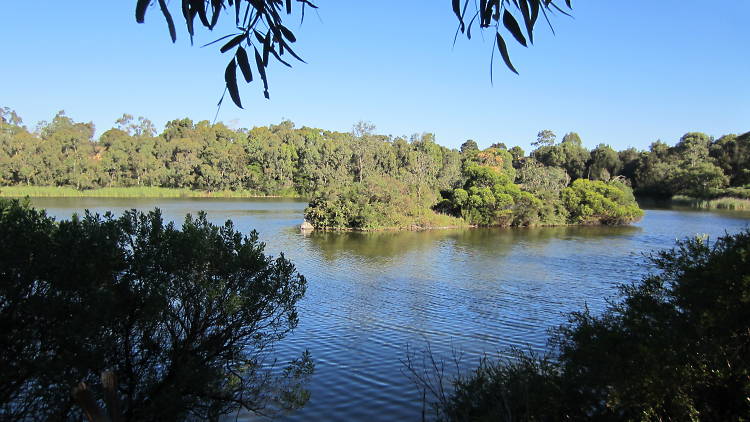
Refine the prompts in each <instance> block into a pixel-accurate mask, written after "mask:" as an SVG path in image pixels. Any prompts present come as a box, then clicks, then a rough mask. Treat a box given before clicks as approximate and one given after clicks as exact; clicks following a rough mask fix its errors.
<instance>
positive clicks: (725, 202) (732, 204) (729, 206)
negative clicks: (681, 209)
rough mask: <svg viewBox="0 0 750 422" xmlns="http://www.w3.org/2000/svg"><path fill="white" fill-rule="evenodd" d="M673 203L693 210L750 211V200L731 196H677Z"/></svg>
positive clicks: (672, 200)
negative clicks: (710, 197) (707, 197)
mask: <svg viewBox="0 0 750 422" xmlns="http://www.w3.org/2000/svg"><path fill="white" fill-rule="evenodd" d="M671 202H672V204H673V205H678V206H688V207H692V208H698V209H707V210H711V209H719V210H721V209H724V210H750V199H745V198H734V197H731V196H725V197H721V198H713V199H702V198H693V197H690V196H684V195H675V196H673V197H672V199H671Z"/></svg>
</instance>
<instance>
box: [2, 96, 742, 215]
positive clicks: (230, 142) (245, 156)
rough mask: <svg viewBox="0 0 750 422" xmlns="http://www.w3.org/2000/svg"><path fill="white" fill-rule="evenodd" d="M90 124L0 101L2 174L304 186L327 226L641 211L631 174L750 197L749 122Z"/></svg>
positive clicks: (680, 190) (90, 183) (206, 186)
mask: <svg viewBox="0 0 750 422" xmlns="http://www.w3.org/2000/svg"><path fill="white" fill-rule="evenodd" d="M94 132H95V131H94V126H93V124H91V123H80V122H75V121H73V120H72V119H71V118H69V117H68V116H66V115H65V114H64V113H63V112H60V113H58V114H57V115H56V116H55V117H54V118H53V119H52V121H51V122H41V123H40V124H39V125H38V126H37V128H36V129H35V130H34V131H29V130H28V129H27V128H26V127H25V126H23V122H22V120H21V118H20V117H19V116H18V115H16V113H14V112H13V111H12V110H10V109H7V108H4V109H2V112H1V113H0V186H2V185H44V186H71V187H75V188H77V189H92V188H99V187H115V186H116V187H123V186H124V187H128V186H159V187H170V188H187V189H196V190H204V191H223V190H231V191H242V192H248V193H249V194H258V195H284V196H300V197H306V198H310V199H311V201H312V204H311V205H312V208H311V209H310V210H309V212H308V213H307V217H308V218H309V219H310V220H311V221H313V222H314V224H315V225H317V226H318V227H331V228H377V227H388V226H399V227H405V226H411V225H456V224H460V223H459V222H458V220H455V219H454V220H451V219H450V218H448V216H453V217H457V218H460V219H461V220H462V221H465V222H468V223H471V224H480V225H535V224H570V223H594V222H599V223H602V222H608V223H618V222H627V221H630V220H632V219H633V218H637V212H635V211H634V210H632V209H630V208H628V207H631V208H632V205H633V202H632V195H630V193H629V188H628V187H632V188H633V189H634V191H635V193H636V194H639V195H648V196H658V197H671V196H673V195H678V194H679V195H687V196H693V197H702V198H714V197H718V196H736V197H742V198H748V197H750V193H749V192H750V190H748V189H747V187H746V185H747V184H748V183H750V170H748V159H749V157H750V133H746V134H744V135H739V136H738V135H725V136H722V137H721V138H719V139H716V140H714V139H713V138H711V137H710V136H708V135H706V134H702V133H695V132H691V133H687V134H686V135H684V136H683V137H682V138H681V139H680V140H679V141H678V142H677V143H676V144H675V145H674V146H671V147H670V146H668V145H667V144H665V143H663V142H661V141H657V142H655V143H653V144H652V145H651V147H650V148H649V150H647V151H638V150H636V149H634V148H629V149H626V150H623V151H616V150H614V149H613V148H611V147H610V146H608V145H605V144H600V145H598V146H596V148H594V149H593V150H588V149H586V148H585V147H584V146H583V143H582V140H581V138H580V136H579V135H578V134H576V133H568V134H566V135H565V136H563V138H562V141H560V142H557V141H556V135H555V134H554V133H553V132H551V131H549V130H543V131H541V132H539V134H538V137H537V139H536V141H535V142H533V143H532V145H533V146H534V147H535V149H534V150H533V151H531V153H530V154H528V155H526V154H525V152H524V151H523V149H521V148H520V147H518V146H514V147H512V148H508V147H507V146H506V145H505V144H504V143H496V144H493V145H492V146H491V147H490V148H487V149H484V150H480V149H479V147H478V145H477V144H476V142H474V141H472V140H469V141H466V142H464V143H463V144H462V145H461V148H460V150H454V149H449V148H446V147H443V146H441V145H439V144H437V143H436V142H435V138H434V136H433V135H432V134H429V133H423V134H421V135H412V136H411V137H408V138H407V137H393V136H384V135H378V134H376V133H375V128H374V127H373V126H372V125H370V124H367V123H362V122H360V123H358V124H356V125H355V126H354V128H353V130H352V131H351V132H347V133H344V132H334V131H326V130H322V129H315V128H309V127H302V128H295V127H294V124H293V123H292V122H289V121H284V122H281V123H280V124H278V125H270V126H268V127H256V128H253V129H250V130H247V129H240V130H232V129H229V128H228V127H226V126H225V125H223V124H222V123H218V124H210V123H209V122H207V121H201V122H198V123H195V122H193V121H191V120H190V119H177V120H172V121H170V122H168V123H167V124H166V126H165V128H164V130H163V131H162V133H160V134H157V133H156V130H155V128H154V125H153V124H152V123H151V122H150V121H149V120H148V119H145V118H143V117H139V118H137V119H136V118H134V117H133V116H130V115H127V114H126V115H123V116H122V118H120V119H118V120H117V122H116V125H115V127H114V128H111V129H109V130H107V131H105V132H103V133H102V134H101V136H99V138H98V139H94V138H93V135H94ZM487 171H490V172H491V173H493V175H489V174H484V175H482V174H480V173H482V172H484V173H486V172H487ZM490 176H491V177H490ZM487 177H490V179H491V180H490V179H488V178H487ZM579 179H587V180H589V181H591V182H593V183H589V182H577V180H579ZM496 186H497V187H496ZM563 191H565V192H566V193H565V192H563ZM584 191H585V192H584ZM576 192H577V193H576ZM584 198H586V199H585V200H583V199H584ZM582 200H583V202H582ZM622 207H624V208H622ZM434 211H439V212H442V213H443V214H447V215H443V216H437V215H435V212H434Z"/></svg>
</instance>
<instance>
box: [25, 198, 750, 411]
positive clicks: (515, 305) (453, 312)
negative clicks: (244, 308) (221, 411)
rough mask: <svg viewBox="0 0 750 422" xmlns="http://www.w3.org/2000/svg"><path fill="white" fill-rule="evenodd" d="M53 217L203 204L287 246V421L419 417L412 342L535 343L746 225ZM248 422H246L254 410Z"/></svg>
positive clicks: (664, 217) (139, 204) (66, 206)
mask: <svg viewBox="0 0 750 422" xmlns="http://www.w3.org/2000/svg"><path fill="white" fill-rule="evenodd" d="M33 202H34V204H35V205H36V206H38V207H44V208H47V209H48V212H49V213H50V214H51V215H53V216H56V217H58V218H68V217H70V215H71V214H72V213H73V212H76V211H78V212H81V211H82V210H83V209H86V208H88V209H91V210H92V211H97V212H104V211H106V210H112V211H113V212H114V213H116V214H119V213H121V212H122V211H123V210H125V209H130V208H137V209H140V210H148V209H152V208H154V207H159V208H161V210H162V212H163V214H164V216H165V218H168V219H171V220H175V221H178V222H179V221H182V219H183V218H184V216H185V214H187V213H196V212H197V211H198V210H206V211H207V212H208V216H209V218H210V219H211V220H212V221H215V222H223V221H225V220H226V219H232V220H233V221H234V222H235V225H236V226H237V228H239V229H240V230H242V231H245V232H246V231H249V230H251V229H256V230H258V232H259V233H260V238H261V239H262V240H263V241H264V242H266V244H267V249H266V250H267V252H268V253H271V254H274V255H277V254H278V253H279V252H281V251H283V252H284V253H285V255H286V256H287V257H288V258H290V259H291V260H292V262H294V263H295V264H296V266H297V269H298V271H299V272H300V273H302V274H304V275H305V276H306V277H307V279H308V289H307V295H306V297H305V299H304V300H303V301H302V302H301V303H300V306H299V314H300V324H299V327H298V328H297V330H296V331H295V332H294V333H293V335H292V336H291V337H289V338H287V339H286V340H285V341H284V342H283V343H282V344H281V345H279V347H278V350H277V353H278V354H279V356H282V357H294V356H296V355H298V354H299V353H300V352H301V351H303V350H304V349H305V348H307V349H309V350H310V352H311V353H312V356H313V358H314V360H315V363H316V372H315V375H314V376H313V380H312V384H311V385H310V388H311V391H312V399H311V401H310V402H309V403H308V405H307V406H306V407H305V408H304V409H302V410H300V411H298V412H296V413H294V414H292V415H290V416H288V417H287V418H284V419H286V420H310V419H317V420H332V421H334V420H342V421H344V420H346V421H349V420H370V421H378V420H382V421H392V420H401V419H418V418H419V417H420V412H421V404H420V402H421V400H420V399H421V397H420V395H419V394H418V392H417V390H416V389H415V387H414V386H413V384H411V382H410V381H409V380H408V378H407V377H406V375H404V373H403V369H404V367H403V364H402V363H401V360H402V359H404V357H405V356H406V347H407V346H409V347H410V348H412V349H416V350H423V349H424V348H425V347H426V345H427V344H429V345H430V347H431V349H432V351H433V352H434V353H435V354H436V355H438V356H440V357H444V358H450V357H451V355H452V351H453V350H457V351H460V352H462V353H463V360H462V362H463V364H464V365H465V366H466V367H471V366H473V365H476V363H477V361H478V359H479V357H480V356H481V355H482V354H484V353H489V354H496V353H497V352H498V351H500V350H502V349H504V348H505V347H507V346H509V345H520V346H526V345H529V346H531V347H533V348H541V347H542V346H543V345H544V342H545V340H546V338H547V329H548V328H549V327H550V326H552V325H555V324H559V323H561V322H563V321H564V320H565V317H564V313H566V312H569V311H573V310H578V309H580V308H582V307H583V306H584V305H588V306H589V307H590V308H591V309H593V310H600V309H602V307H603V306H604V305H605V301H604V299H605V298H606V297H612V296H613V295H614V294H615V293H616V286H617V284H619V283H624V282H630V281H634V280H638V279H639V278H640V277H641V276H642V275H643V274H645V273H646V272H647V271H648V270H649V268H648V266H647V265H646V264H645V262H644V259H643V254H646V253H649V252H652V251H655V250H658V249H662V248H668V247H671V246H672V245H673V244H674V241H675V240H676V239H681V238H684V237H685V236H692V235H695V234H704V233H705V234H708V235H709V236H711V237H716V236H717V235H720V234H723V233H725V232H729V233H733V232H736V231H738V230H740V229H742V228H744V227H746V226H747V224H748V222H750V220H748V218H750V214H748V213H731V212H724V213H711V212H697V211H686V210H682V211H679V210H664V209H663V210H656V209H651V210H647V211H646V216H645V217H644V218H643V220H642V221H641V222H639V223H638V224H635V225H633V226H629V227H615V228H612V227H576V228H543V229H475V230H460V231H432V232H422V233H415V232H403V233H375V234H366V233H365V234H363V233H319V232H318V233H316V232H314V233H312V234H310V235H307V236H305V235H302V234H301V233H300V232H299V231H298V230H297V229H296V227H295V226H296V225H298V224H299V223H300V222H301V221H302V210H303V209H304V207H305V203H304V202H298V201H291V200H224V199H222V200H195V199H190V200H161V199H160V200H147V199H137V200H132V199H129V200H122V199H58V198H55V199H36V200H34V201H33ZM248 419H249V418H248Z"/></svg>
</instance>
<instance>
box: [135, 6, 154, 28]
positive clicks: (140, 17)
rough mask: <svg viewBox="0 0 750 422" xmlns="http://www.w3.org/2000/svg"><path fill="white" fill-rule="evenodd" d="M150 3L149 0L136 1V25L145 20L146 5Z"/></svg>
mask: <svg viewBox="0 0 750 422" xmlns="http://www.w3.org/2000/svg"><path fill="white" fill-rule="evenodd" d="M149 3H151V0H138V3H136V5H135V21H136V22H138V23H143V22H144V20H145V18H146V9H147V8H148V4H149Z"/></svg>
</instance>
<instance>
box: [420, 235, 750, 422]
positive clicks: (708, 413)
mask: <svg viewBox="0 0 750 422" xmlns="http://www.w3.org/2000/svg"><path fill="white" fill-rule="evenodd" d="M652 260H653V262H654V263H655V264H656V266H657V268H658V269H659V270H660V272H659V273H658V274H656V275H652V276H649V277H646V278H645V279H644V280H643V281H642V282H640V283H636V284H633V285H627V286H624V287H623V288H622V293H623V298H622V300H621V301H620V302H618V303H614V304H612V305H610V306H609V307H608V308H607V309H606V310H605V311H604V312H603V314H601V315H599V316H594V315H592V314H591V313H590V312H589V311H588V310H585V311H582V312H577V313H573V314H571V315H570V321H569V323H568V324H566V325H564V326H562V327H560V328H558V329H557V330H556V334H555V335H554V336H553V340H551V342H550V346H551V347H550V355H546V356H537V355H535V354H533V353H530V352H520V351H518V350H515V351H514V352H513V356H512V357H511V358H510V359H507V360H504V361H500V362H490V361H487V360H485V361H484V362H483V363H482V365H480V367H479V368H477V369H476V370H475V371H474V372H472V373H471V374H469V375H467V376H462V377H459V378H458V379H456V380H455V381H454V383H453V387H454V390H453V392H452V393H450V394H445V395H440V394H437V395H436V397H435V398H436V399H437V401H436V403H435V405H436V406H435V410H436V416H437V419H438V420H456V421H484V420H486V421H489V420H492V421H563V420H568V421H577V420H605V421H610V420H615V421H642V420H646V421H669V420H673V421H742V420H745V421H746V420H750V400H748V397H750V360H749V359H748V356H750V231H745V232H742V233H739V234H736V235H732V236H729V235H727V236H725V237H722V238H720V239H718V240H717V241H716V242H714V243H713V244H711V243H709V242H708V241H707V240H705V239H703V238H696V239H692V240H687V241H683V242H680V243H678V245H677V247H676V248H675V249H673V250H669V251H663V252H660V253H658V254H657V255H656V256H654V257H653V258H652ZM412 370H413V368H412ZM412 373H414V374H417V375H419V374H420V373H419V372H417V371H414V370H413V372H412ZM418 378H419V380H421V381H422V387H424V388H427V389H428V391H433V392H434V391H441V390H440V388H435V386H434V385H429V381H430V380H435V379H439V377H435V376H432V377H431V378H430V376H427V377H425V376H421V377H418ZM424 381H428V382H427V383H425V382H424Z"/></svg>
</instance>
